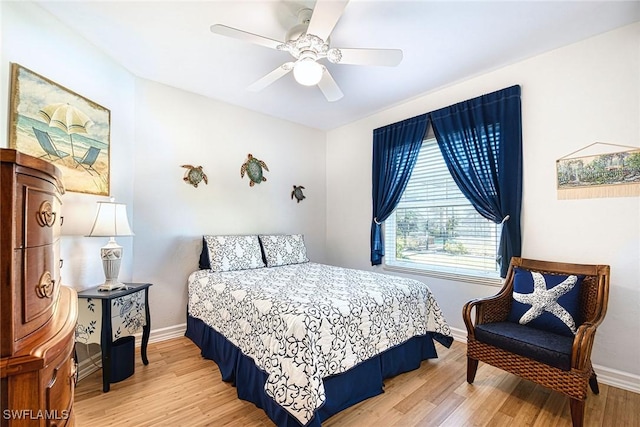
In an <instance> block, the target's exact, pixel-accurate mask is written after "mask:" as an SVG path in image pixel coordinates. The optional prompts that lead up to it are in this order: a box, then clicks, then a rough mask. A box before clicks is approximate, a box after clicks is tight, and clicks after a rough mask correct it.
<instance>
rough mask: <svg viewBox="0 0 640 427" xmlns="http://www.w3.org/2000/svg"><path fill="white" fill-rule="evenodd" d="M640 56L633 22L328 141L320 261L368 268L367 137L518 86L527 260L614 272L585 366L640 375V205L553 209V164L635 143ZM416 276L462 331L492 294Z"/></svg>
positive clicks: (599, 203) (561, 203)
mask: <svg viewBox="0 0 640 427" xmlns="http://www.w3.org/2000/svg"><path fill="white" fill-rule="evenodd" d="M639 48H640V24H634V25H631V26H627V27H623V28H621V29H618V30H615V31H612V32H609V33H606V34H603V35H600V36H598V37H594V38H591V39H588V40H585V41H582V42H580V43H576V44H574V45H571V46H568V47H564V48H562V49H558V50H556V51H552V52H549V53H546V54H543V55H540V56H537V57H534V58H530V59H529V60H526V61H522V62H520V63H517V64H514V65H512V66H509V67H505V68H502V69H500V70H497V71H494V72H492V73H489V74H486V75H482V76H478V77H476V78H473V79H470V80H467V81H464V82H460V83H458V84H455V85H452V86H450V87H447V88H444V89H441V90H438V91H435V92H433V93H429V94H426V95H423V96H420V97H417V98H415V99H413V100H411V101H409V102H406V103H403V104H401V105H397V106H394V107H392V108H389V109H388V110H385V111H383V112H380V113H378V114H375V115H373V116H371V117H368V118H366V119H363V120H361V121H358V122H356V123H352V124H350V125H347V126H344V127H342V128H339V129H336V130H333V131H331V132H329V133H328V137H327V138H328V139H327V140H328V143H327V144H328V146H327V256H328V261H329V262H330V263H333V264H337V265H343V266H348V267H355V268H364V269H371V268H372V267H371V265H370V262H369V235H370V221H371V195H370V192H371V142H372V132H373V129H375V128H377V127H380V126H384V125H387V124H389V123H393V122H396V121H399V120H403V119H406V118H409V117H413V116H416V115H418V114H422V113H425V112H428V111H433V110H436V109H438V108H441V107H445V106H447V105H451V104H454V103H456V102H459V101H463V100H465V99H470V98H473V97H476V96H479V95H482V94H485V93H489V92H492V91H495V90H499V89H502V88H505V87H508V86H511V85H514V84H520V85H521V86H522V120H523V144H524V147H523V148H524V153H523V155H524V177H523V181H524V183H523V184H524V189H523V195H524V205H523V217H522V219H523V225H522V227H523V256H525V257H530V258H539V259H547V260H557V261H566V262H578V263H594V264H596V263H600V264H609V265H610V266H611V292H610V301H609V310H608V314H607V317H606V319H605V321H604V323H603V324H602V326H601V327H600V328H599V330H598V337H597V339H596V342H595V347H594V351H593V362H594V363H595V364H598V365H601V366H604V367H607V368H610V369H613V370H618V371H623V372H626V373H631V374H633V375H640V365H638V363H637V361H638V354H640V339H639V338H640V315H639V313H640V286H639V284H640V263H639V260H640V199H639V198H638V197H628V198H606V199H583V200H558V199H557V196H556V189H555V161H556V160H557V159H559V158H560V157H563V156H565V155H567V154H569V153H572V152H574V151H576V150H579V149H580V148H582V147H585V146H587V145H589V144H592V143H594V142H596V141H600V142H608V143H613V144H621V145H628V146H634V147H639V146H640V138H639V137H640V123H639V122H640V66H639V55H640V49H639ZM425 73H427V74H428V70H425ZM345 183H349V184H348V186H346V187H345ZM376 270H378V271H383V270H382V269H381V268H376ZM412 277H415V278H417V279H419V280H421V281H424V282H425V283H427V284H429V286H430V287H431V289H432V290H433V291H434V293H435V295H436V297H437V299H438V301H439V302H440V305H441V306H442V308H443V311H444V313H445V316H446V318H447V320H448V321H449V323H450V324H451V325H452V326H453V327H456V328H460V329H464V324H463V322H462V317H461V311H462V305H463V304H464V302H466V301H467V300H469V299H472V298H476V297H480V296H486V295H491V294H494V293H495V292H496V291H497V289H496V288H495V287H492V286H482V285H477V284H470V283H464V282H454V281H448V280H438V279H433V278H428V277H424V276H412ZM636 387H637V385H636Z"/></svg>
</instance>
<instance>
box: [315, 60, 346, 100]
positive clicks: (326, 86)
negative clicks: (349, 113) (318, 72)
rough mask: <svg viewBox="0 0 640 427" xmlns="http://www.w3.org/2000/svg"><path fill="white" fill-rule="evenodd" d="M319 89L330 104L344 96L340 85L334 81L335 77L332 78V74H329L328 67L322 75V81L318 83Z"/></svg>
mask: <svg viewBox="0 0 640 427" xmlns="http://www.w3.org/2000/svg"><path fill="white" fill-rule="evenodd" d="M318 87H319V88H320V90H321V91H322V94H323V95H324V97H325V98H327V101H329V102H333V101H337V100H338V99H340V98H342V97H343V96H344V94H343V93H342V91H341V90H340V88H339V87H338V84H337V83H336V81H335V80H333V77H331V74H330V73H329V70H327V68H326V67H324V72H323V73H322V79H320V82H319V83H318Z"/></svg>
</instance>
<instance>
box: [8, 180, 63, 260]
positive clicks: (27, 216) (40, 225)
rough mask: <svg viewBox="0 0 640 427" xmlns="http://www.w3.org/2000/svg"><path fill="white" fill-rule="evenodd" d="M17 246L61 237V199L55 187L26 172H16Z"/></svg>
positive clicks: (44, 243) (45, 243)
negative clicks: (23, 173) (25, 173)
mask: <svg viewBox="0 0 640 427" xmlns="http://www.w3.org/2000/svg"><path fill="white" fill-rule="evenodd" d="M18 189H19V191H18V193H17V196H18V203H17V207H18V209H19V210H22V212H20V211H18V212H17V218H16V223H17V224H16V242H15V247H17V248H28V247H34V246H42V245H47V244H50V243H52V242H53V241H54V240H55V239H57V238H58V237H59V236H60V227H61V225H62V216H61V214H60V212H61V207H62V202H61V200H60V197H59V196H58V193H57V191H56V187H55V186H54V185H53V184H51V183H50V182H48V181H45V180H42V179H39V178H35V177H33V176H29V175H18Z"/></svg>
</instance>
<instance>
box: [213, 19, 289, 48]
mask: <svg viewBox="0 0 640 427" xmlns="http://www.w3.org/2000/svg"><path fill="white" fill-rule="evenodd" d="M211 32H212V33H215V34H220V35H221V36H226V37H231V38H234V39H238V40H242V41H244V42H249V43H253V44H258V45H260V46H266V47H270V48H271V49H278V46H280V45H281V44H282V42H280V41H278V40H273V39H270V38H268V37H262V36H259V35H256V34H253V33H248V32H246V31H242V30H239V29H237V28H232V27H227V26H226V25H222V24H214V25H212V26H211Z"/></svg>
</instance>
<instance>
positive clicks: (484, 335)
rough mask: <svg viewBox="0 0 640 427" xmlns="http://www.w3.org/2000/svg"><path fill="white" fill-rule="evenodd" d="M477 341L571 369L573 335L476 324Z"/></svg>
mask: <svg viewBox="0 0 640 427" xmlns="http://www.w3.org/2000/svg"><path fill="white" fill-rule="evenodd" d="M475 337H476V340H478V341H480V342H483V343H485V344H489V345H492V346H494V347H498V348H501V349H503V350H506V351H509V352H511V353H516V354H519V355H520V356H524V357H528V358H530V359H533V360H537V361H538V362H541V363H544V364H547V365H550V366H554V367H556V368H558V369H562V370H563V371H570V370H571V347H572V346H573V336H571V337H568V336H566V335H560V334H555V333H553V332H548V331H543V330H540V329H536V328H531V327H529V326H525V325H520V324H518V323H513V322H496V323H485V324H482V325H476V327H475Z"/></svg>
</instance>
